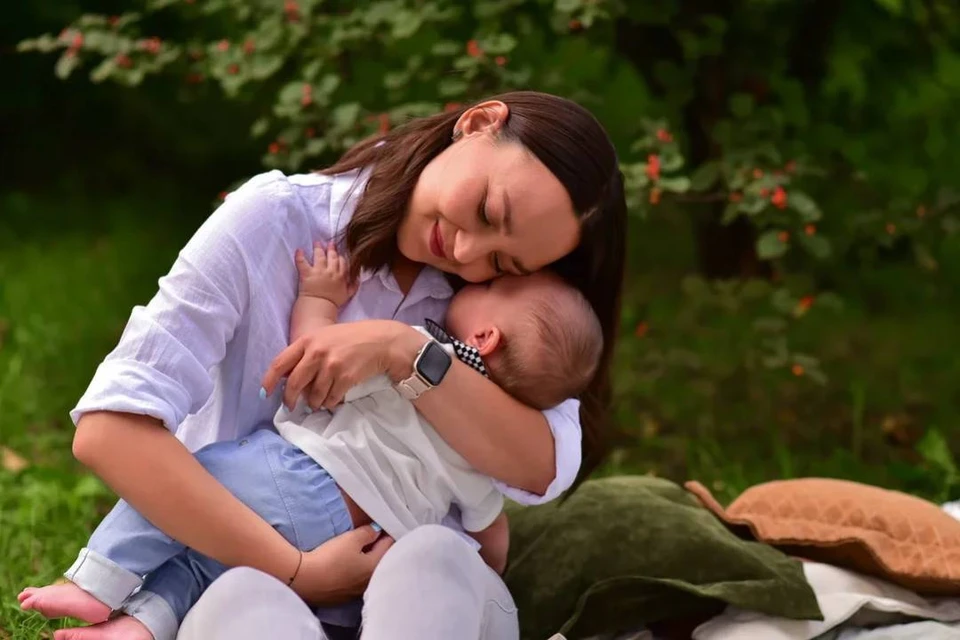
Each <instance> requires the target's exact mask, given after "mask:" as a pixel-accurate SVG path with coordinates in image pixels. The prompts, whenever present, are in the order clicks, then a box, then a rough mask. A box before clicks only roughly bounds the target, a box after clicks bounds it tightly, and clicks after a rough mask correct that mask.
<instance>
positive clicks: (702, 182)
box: [690, 162, 720, 191]
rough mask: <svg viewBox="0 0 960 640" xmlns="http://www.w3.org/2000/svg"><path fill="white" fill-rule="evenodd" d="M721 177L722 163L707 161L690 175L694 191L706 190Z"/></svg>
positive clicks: (691, 186)
mask: <svg viewBox="0 0 960 640" xmlns="http://www.w3.org/2000/svg"><path fill="white" fill-rule="evenodd" d="M719 178H720V163H719V162H707V163H704V164H702V165H700V166H699V167H697V170H696V171H694V172H693V175H692V176H691V177H690V188H691V189H692V190H694V191H706V190H707V189H709V188H710V187H712V186H713V185H714V184H716V182H717V180H718V179H719Z"/></svg>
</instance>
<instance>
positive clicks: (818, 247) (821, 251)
mask: <svg viewBox="0 0 960 640" xmlns="http://www.w3.org/2000/svg"><path fill="white" fill-rule="evenodd" d="M797 237H798V238H799V239H800V244H801V245H803V248H804V249H806V250H807V251H809V252H810V254H811V255H812V256H813V257H815V258H819V259H821V260H823V259H825V258H829V257H830V253H831V249H830V241H829V240H827V239H826V238H824V237H823V236H822V235H820V234H819V233H815V234H813V235H807V234H805V233H803V234H798V236H797Z"/></svg>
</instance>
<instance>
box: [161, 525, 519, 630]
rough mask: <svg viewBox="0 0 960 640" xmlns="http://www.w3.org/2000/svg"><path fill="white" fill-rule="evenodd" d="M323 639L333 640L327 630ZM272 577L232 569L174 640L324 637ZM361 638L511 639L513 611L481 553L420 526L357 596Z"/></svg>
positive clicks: (503, 587) (506, 593) (439, 529)
mask: <svg viewBox="0 0 960 640" xmlns="http://www.w3.org/2000/svg"><path fill="white" fill-rule="evenodd" d="M329 631H330V633H329V637H330V640H333V639H334V634H333V633H332V630H329ZM326 637H327V636H325V635H324V634H323V632H322V631H321V629H320V624H319V623H318V622H317V618H316V617H315V616H314V615H313V613H311V611H310V609H309V608H308V607H307V606H306V605H305V604H304V603H303V601H302V600H300V598H299V597H297V595H296V594H295V593H294V592H293V591H291V590H290V589H288V588H287V587H286V586H285V585H284V584H283V583H281V582H280V581H279V580H277V579H276V578H273V577H272V576H269V575H267V574H265V573H261V572H259V571H257V570H256V569H249V568H239V569H231V570H230V571H227V572H226V573H225V574H223V575H222V576H220V577H219V578H217V579H216V580H215V581H214V582H213V584H212V585H210V588H209V589H207V590H206V592H204V594H203V595H202V596H201V597H200V600H198V601H197V604H196V605H194V607H193V609H191V610H190V612H189V613H187V616H186V618H184V620H183V624H182V625H181V627H180V633H179V635H178V636H177V639H178V640H263V639H264V638H278V639H279V638H282V639H283V640H326ZM360 637H361V638H362V640H450V639H451V638H456V639H457V640H517V638H519V637H520V631H519V624H518V621H517V608H516V605H515V604H514V602H513V598H512V597H511V596H510V592H509V591H507V587H506V585H504V584H503V581H502V580H501V579H500V578H499V576H497V574H495V573H494V572H493V571H491V570H490V568H489V567H487V566H486V565H485V564H484V563H483V561H482V560H481V559H480V556H479V555H477V554H476V553H475V552H474V551H472V550H471V549H470V547H468V546H467V545H465V544H464V543H463V541H462V540H461V539H460V538H459V537H458V536H456V535H453V534H452V532H451V531H449V530H448V529H445V528H443V527H437V526H426V527H420V528H419V529H416V530H415V531H413V532H412V533H411V534H410V535H408V536H406V537H405V538H403V539H402V540H400V541H399V542H397V543H396V544H395V545H394V546H393V548H391V549H390V550H389V551H388V552H387V554H386V555H385V556H384V557H383V560H382V561H381V562H380V565H379V566H378V567H377V569H376V570H375V571H374V573H373V578H372V579H371V580H370V586H369V587H368V588H367V592H366V593H365V594H364V608H363V631H362V633H361V636H360Z"/></svg>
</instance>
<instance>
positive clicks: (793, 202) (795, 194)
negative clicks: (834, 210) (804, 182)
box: [787, 189, 823, 222]
mask: <svg viewBox="0 0 960 640" xmlns="http://www.w3.org/2000/svg"><path fill="white" fill-rule="evenodd" d="M787 206H789V207H790V208H791V209H793V210H794V211H796V212H797V213H799V214H800V217H801V218H802V219H803V221H804V222H816V221H817V220H819V219H820V218H821V217H823V214H822V213H821V212H820V207H818V206H817V203H816V202H814V201H813V198H811V197H810V196H808V195H807V194H806V193H804V192H803V191H797V190H796V189H794V190H791V191H790V194H789V196H788V198H787Z"/></svg>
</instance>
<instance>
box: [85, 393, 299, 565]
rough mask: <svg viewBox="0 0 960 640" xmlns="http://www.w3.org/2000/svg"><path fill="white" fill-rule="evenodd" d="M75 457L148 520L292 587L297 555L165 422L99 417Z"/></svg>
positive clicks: (89, 417)
mask: <svg viewBox="0 0 960 640" xmlns="http://www.w3.org/2000/svg"><path fill="white" fill-rule="evenodd" d="M73 452H74V455H75V456H76V458H77V459H78V460H79V461H80V462H82V463H83V464H85V465H86V466H87V467H89V468H90V469H91V470H92V471H93V472H94V473H95V474H97V476H99V477H100V478H101V479H102V480H103V481H104V482H106V483H107V485H109V486H110V488H112V489H113V490H114V491H115V492H116V493H117V494H118V495H119V496H120V497H122V498H123V499H124V500H126V501H127V502H129V503H130V504H131V505H132V506H133V507H134V508H135V509H137V511H139V512H140V513H141V514H142V515H143V516H144V517H145V518H146V519H147V520H149V521H150V522H151V523H153V524H154V526H156V527H158V528H159V529H160V530H162V531H163V532H165V533H166V534H167V535H169V536H170V537H172V538H174V539H176V540H178V541H179V542H181V543H183V544H185V545H187V546H188V547H191V548H192V549H195V550H197V551H199V552H200V553H202V554H204V555H207V556H210V557H211V558H214V559H215V560H218V561H220V562H222V563H223V564H225V565H227V566H249V567H254V568H257V569H260V570H261V571H264V572H266V573H269V574H270V575H273V576H275V577H277V578H279V579H281V580H283V581H284V582H286V581H287V580H288V579H289V578H290V577H291V576H292V575H293V574H294V572H295V571H296V568H297V563H298V562H299V556H300V554H299V552H298V551H297V550H296V549H295V548H294V547H293V546H292V545H290V544H289V543H288V542H287V541H286V540H285V539H284V538H283V536H281V535H280V534H279V533H278V532H277V531H276V530H275V529H274V528H273V527H271V526H270V525H269V524H268V523H267V522H265V521H264V520H263V519H261V518H260V517H259V516H258V515H257V514H256V513H254V512H253V511H252V510H251V509H250V508H249V507H247V506H246V505H245V504H243V503H242V502H240V501H239V500H238V499H237V498H236V497H234V496H233V495H232V494H231V493H230V492H229V491H227V489H226V488H224V487H223V485H221V484H220V483H219V482H218V481H217V480H216V479H215V478H214V477H213V476H212V475H210V474H209V473H208V472H207V470H206V469H204V468H203V467H202V466H201V465H200V463H199V462H197V460H196V458H194V457H193V455H191V454H190V452H189V451H187V449H186V447H184V446H183V444H182V443H181V442H180V441H179V440H177V439H176V437H174V435H173V434H172V433H170V432H169V431H168V430H167V429H165V428H164V427H163V426H162V425H161V424H160V422H159V421H157V420H155V419H153V418H150V417H146V416H141V415H133V414H127V413H115V412H106V411H104V412H93V413H89V414H86V415H84V416H83V417H82V418H81V419H80V421H79V422H78V424H77V432H76V434H75V436H74V441H73Z"/></svg>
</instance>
